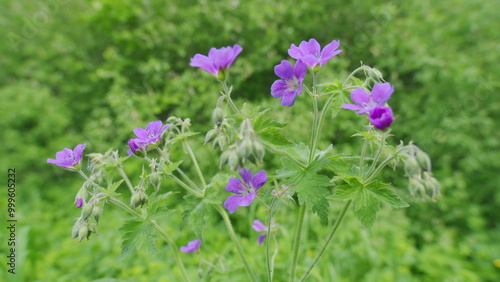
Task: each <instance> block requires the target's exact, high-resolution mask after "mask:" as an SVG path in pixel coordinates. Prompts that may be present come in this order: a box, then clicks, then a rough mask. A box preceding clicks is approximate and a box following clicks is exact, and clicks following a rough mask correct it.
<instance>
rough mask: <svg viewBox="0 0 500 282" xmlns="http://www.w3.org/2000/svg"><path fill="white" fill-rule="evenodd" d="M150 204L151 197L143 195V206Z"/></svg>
mask: <svg viewBox="0 0 500 282" xmlns="http://www.w3.org/2000/svg"><path fill="white" fill-rule="evenodd" d="M148 203H149V197H148V195H146V193H144V192H143V193H141V206H143V205H147V204H148Z"/></svg>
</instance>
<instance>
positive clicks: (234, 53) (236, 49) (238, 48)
mask: <svg viewBox="0 0 500 282" xmlns="http://www.w3.org/2000/svg"><path fill="white" fill-rule="evenodd" d="M229 48H230V47H229ZM241 51H243V48H242V47H241V46H240V45H238V44H234V46H233V48H232V51H231V54H230V56H229V57H228V61H227V65H226V66H225V67H226V68H229V67H230V66H231V65H232V64H233V62H234V60H236V57H238V55H239V54H240V53H241Z"/></svg>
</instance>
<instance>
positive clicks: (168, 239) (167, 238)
mask: <svg viewBox="0 0 500 282" xmlns="http://www.w3.org/2000/svg"><path fill="white" fill-rule="evenodd" d="M150 223H151V224H152V225H153V227H154V229H155V230H156V232H158V234H160V236H161V237H162V238H163V239H164V240H165V241H166V242H167V243H168V244H169V245H170V248H172V251H173V252H174V256H175V260H176V262H177V265H178V266H179V268H180V270H181V273H182V278H184V281H191V279H189V275H188V273H187V271H186V268H185V267H184V263H183V262H182V258H181V253H180V251H179V248H178V247H177V245H176V244H175V242H174V240H173V239H172V238H171V237H170V235H168V233H167V232H166V231H165V230H164V229H163V228H161V226H160V225H158V223H156V220H151V221H150Z"/></svg>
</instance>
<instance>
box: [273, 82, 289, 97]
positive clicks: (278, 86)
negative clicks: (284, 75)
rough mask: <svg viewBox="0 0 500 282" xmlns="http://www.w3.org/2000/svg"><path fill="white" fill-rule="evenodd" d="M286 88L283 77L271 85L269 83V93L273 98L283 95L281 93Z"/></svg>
mask: <svg viewBox="0 0 500 282" xmlns="http://www.w3.org/2000/svg"><path fill="white" fill-rule="evenodd" d="M287 89H288V86H287V85H286V82H285V81H284V80H283V79H278V80H276V81H275V82H274V83H273V85H271V95H272V96H273V97H274V98H279V97H282V96H283V93H284V92H285V91H286V90H287Z"/></svg>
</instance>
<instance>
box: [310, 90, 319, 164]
mask: <svg viewBox="0 0 500 282" xmlns="http://www.w3.org/2000/svg"><path fill="white" fill-rule="evenodd" d="M313 89H314V88H313ZM312 99H313V111H314V119H313V124H312V134H311V143H310V144H311V145H310V147H311V148H310V149H311V150H310V151H309V161H308V164H310V163H311V162H312V161H313V159H314V153H316V147H317V146H318V139H319V132H318V120H319V112H318V97H316V96H314V95H313V96H312Z"/></svg>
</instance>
